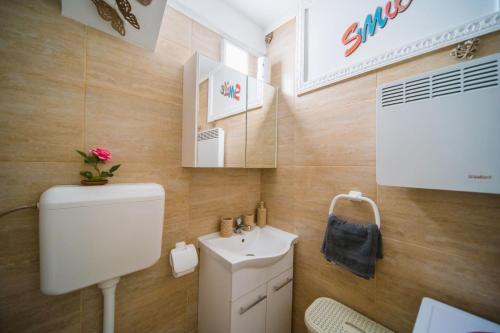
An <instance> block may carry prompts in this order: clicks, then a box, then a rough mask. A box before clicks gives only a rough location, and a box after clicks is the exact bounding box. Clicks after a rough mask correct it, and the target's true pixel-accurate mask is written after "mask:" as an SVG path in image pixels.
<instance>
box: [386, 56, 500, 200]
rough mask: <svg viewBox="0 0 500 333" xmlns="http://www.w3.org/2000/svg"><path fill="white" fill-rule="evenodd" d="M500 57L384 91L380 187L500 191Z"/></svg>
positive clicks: (395, 84)
mask: <svg viewBox="0 0 500 333" xmlns="http://www.w3.org/2000/svg"><path fill="white" fill-rule="evenodd" d="M499 62H500V53H498V54H495V55H492V56H488V57H484V58H480V59H477V60H471V61H467V62H464V63H461V64H459V65H454V66H450V67H446V68H443V69H439V70H436V71H433V72H429V73H425V74H422V75H417V76H414V77H411V78H408V79H405V80H401V81H396V82H391V83H388V84H384V85H382V86H379V87H378V88H377V183H378V184H380V185H388V186H400V187H415V188H428V189H441V190H454V191H469V192H484V193H500V86H499V82H498V81H499V78H498V76H499Z"/></svg>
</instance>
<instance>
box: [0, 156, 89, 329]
mask: <svg viewBox="0 0 500 333" xmlns="http://www.w3.org/2000/svg"><path fill="white" fill-rule="evenodd" d="M79 167H80V165H79V164H78V163H20V162H0V183H1V184H2V191H1V199H0V211H3V210H5V209H8V208H12V207H17V206H20V205H25V204H35V203H36V202H37V201H38V199H39V198H40V195H41V194H42V192H43V191H45V190H46V189H47V188H49V187H51V186H53V185H56V184H71V183H76V182H77V181H78V179H79V176H78V171H79ZM36 217H37V213H36V212H35V211H21V212H17V213H14V214H11V215H9V216H7V217H6V218H2V219H1V223H0V243H1V244H2V246H0V284H1V285H2V288H0V331H1V332H16V333H17V332H58V331H59V332H79V330H80V312H79V311H80V294H79V293H78V292H74V293H70V294H66V295H61V296H47V295H43V294H42V293H41V291H40V273H39V261H38V257H39V252H38V219H37V218H36ZM54 314H57V315H54Z"/></svg>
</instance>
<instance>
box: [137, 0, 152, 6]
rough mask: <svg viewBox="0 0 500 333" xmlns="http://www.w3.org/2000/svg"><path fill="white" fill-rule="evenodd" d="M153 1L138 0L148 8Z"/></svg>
mask: <svg viewBox="0 0 500 333" xmlns="http://www.w3.org/2000/svg"><path fill="white" fill-rule="evenodd" d="M151 1H153V0H137V2H138V3H140V4H141V5H143V6H147V5H149V4H150V3H151Z"/></svg>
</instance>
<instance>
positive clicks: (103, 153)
mask: <svg viewBox="0 0 500 333" xmlns="http://www.w3.org/2000/svg"><path fill="white" fill-rule="evenodd" d="M90 153H91V154H92V155H94V156H95V157H97V158H98V159H100V160H101V161H103V162H105V161H109V160H110V159H111V153H110V151H109V150H107V149H105V148H94V149H92V150H91V151H90Z"/></svg>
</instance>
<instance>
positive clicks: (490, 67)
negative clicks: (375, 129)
mask: <svg viewBox="0 0 500 333" xmlns="http://www.w3.org/2000/svg"><path fill="white" fill-rule="evenodd" d="M478 62H479V63H478ZM474 63H475V64H474V65H469V66H467V64H468V63H465V64H462V65H460V66H455V67H454V68H453V69H450V70H443V71H439V72H436V73H433V74H430V75H427V76H423V77H419V78H409V79H408V80H407V81H405V82H402V83H401V81H399V82H398V83H397V84H393V85H390V86H387V87H384V88H382V89H381V90H380V98H381V106H382V107H389V106H394V105H397V104H405V103H414V102H417V101H422V100H426V99H433V98H440V97H443V96H449V95H454V94H463V93H467V92H469V91H473V90H478V89H486V88H491V87H495V86H498V85H499V82H498V81H499V78H498V76H499V73H498V60H497V59H494V60H491V58H490V59H489V60H483V62H480V60H476V61H474Z"/></svg>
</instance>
